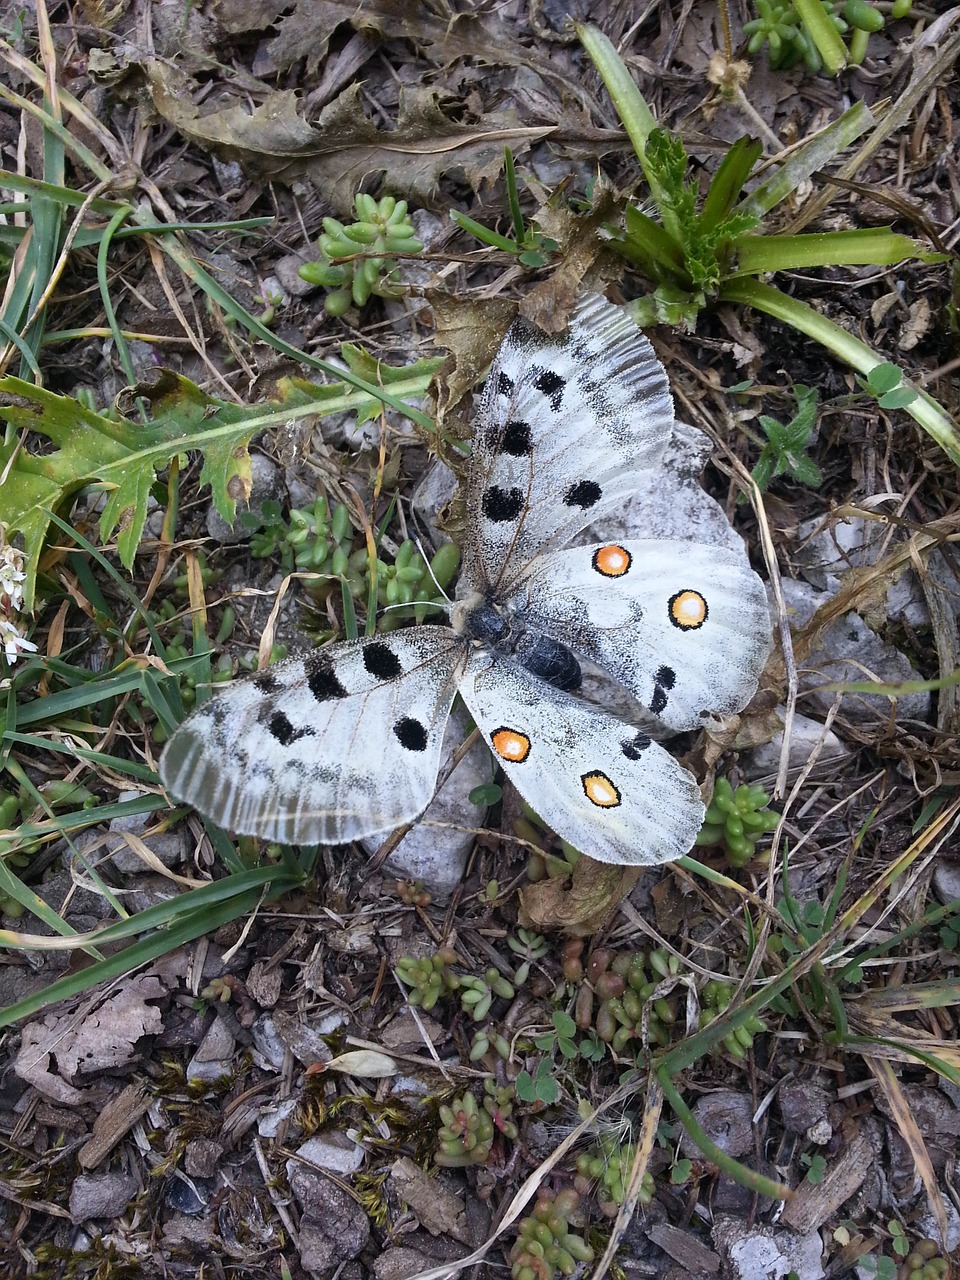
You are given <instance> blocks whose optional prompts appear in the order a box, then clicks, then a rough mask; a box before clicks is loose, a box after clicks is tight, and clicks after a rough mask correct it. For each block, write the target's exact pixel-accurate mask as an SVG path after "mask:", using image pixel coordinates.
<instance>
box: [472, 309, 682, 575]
mask: <svg viewBox="0 0 960 1280" xmlns="http://www.w3.org/2000/svg"><path fill="white" fill-rule="evenodd" d="M672 424H673V401H672V399H671V396H670V388H669V386H668V383H667V377H666V374H665V373H664V371H663V366H662V365H661V364H660V362H659V361H658V360H657V358H656V356H655V354H654V352H653V348H652V347H651V346H650V343H649V342H648V341H647V339H646V338H645V337H644V336H643V334H642V333H641V332H640V331H639V329H637V327H636V325H635V324H634V323H633V321H632V320H631V319H630V318H629V317H628V316H627V315H626V314H625V312H624V311H622V310H621V309H620V308H619V307H615V306H613V305H611V304H610V303H609V302H607V301H606V300H605V299H603V298H601V297H599V296H598V295H596V294H586V295H584V297H583V298H582V299H581V300H580V302H579V303H578V305H577V307H576V309H575V311H574V312H573V314H572V316H571V318H570V324H569V327H568V329H567V331H566V332H565V333H562V334H558V335H548V334H544V333H542V332H541V331H540V330H539V329H537V328H535V327H534V326H532V325H530V324H527V323H526V322H525V321H523V320H517V321H515V322H514V324H513V325H512V326H511V327H510V329H509V330H508V332H507V335H506V337H505V338H504V340H503V345H502V346H501V348H500V350H499V352H498V353H497V355H496V357H495V359H494V361H493V365H492V366H491V369H490V375H489V377H488V379H487V383H486V386H485V388H484V392H483V398H482V401H481V406H480V413H479V417H478V422H477V427H476V430H475V432H474V440H473V452H472V456H471V468H470V478H469V483H468V489H467V501H468V509H469V517H470V520H469V524H470V530H471V536H470V542H469V545H468V547H467V553H466V556H465V569H464V576H465V580H466V586H467V587H468V588H470V589H474V590H477V589H480V590H482V589H483V588H484V587H485V586H488V585H489V586H492V587H493V588H494V591H498V590H499V589H500V588H501V586H502V585H503V583H504V582H505V581H509V580H510V578H511V576H512V574H513V573H516V572H519V571H521V570H522V569H523V567H524V566H525V565H526V564H527V563H528V562H529V561H530V560H531V558H532V557H533V556H534V555H536V554H537V553H538V552H541V551H544V550H549V549H556V548H559V547H561V546H563V545H564V544H565V543H566V542H568V541H569V539H570V538H571V537H572V536H573V534H574V533H576V532H577V531H578V530H579V529H582V528H584V527H585V526H586V525H587V524H589V523H590V522H591V521H593V520H595V519H597V517H598V516H600V515H602V514H604V513H605V512H607V511H610V510H612V509H614V508H615V507H616V506H617V505H618V504H619V503H620V502H621V501H622V499H623V498H624V496H625V495H626V494H628V493H630V492H632V489H633V487H634V483H635V482H634V481H633V478H632V477H633V475H634V473H635V472H636V471H637V470H638V469H643V468H646V467H652V466H655V465H656V464H657V462H658V461H659V460H660V457H661V454H662V452H663V448H664V445H665V443H666V441H667V439H668V438H669V435H670V430H671V427H672Z"/></svg>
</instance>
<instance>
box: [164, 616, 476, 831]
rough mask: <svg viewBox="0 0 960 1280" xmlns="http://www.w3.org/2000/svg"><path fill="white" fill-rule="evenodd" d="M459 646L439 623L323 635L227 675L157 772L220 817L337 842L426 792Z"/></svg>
mask: <svg viewBox="0 0 960 1280" xmlns="http://www.w3.org/2000/svg"><path fill="white" fill-rule="evenodd" d="M463 658H464V653H463V648H462V644H461V642H459V641H458V640H457V638H456V636H454V634H453V632H451V631H450V630H448V629H447V628H446V627H412V628H410V629H409V630H407V631H401V632H397V633H395V634H391V635H387V636H373V637H370V638H368V639H365V640H358V641H355V642H348V643H344V644H338V645H331V646H330V647H328V648H326V649H318V650H317V651H316V652H314V653H311V654H309V655H308V656H307V657H305V658H294V659H290V660H288V661H286V662H280V663H278V664H277V665H276V666H274V667H269V668H267V669H266V670H264V671H261V672H260V673H259V674H258V675H256V676H253V677H252V678H251V679H249V680H241V681H237V683H236V684H232V685H230V686H229V687H228V688H227V689H226V690H225V691H224V692H223V693H220V694H218V695H216V696H215V697H214V698H212V699H211V700H210V701H209V702H206V703H204V705H203V706H202V707H200V708H199V709H198V710H196V711H194V712H193V714H192V715H190V716H189V717H188V718H187V719H186V720H185V721H184V722H183V724H182V725H181V726H180V728H179V729H178V730H177V731H176V733H175V734H174V735H173V737H172V738H171V739H170V742H169V743H168V745H167V748H166V750H165V752H164V754H163V758H162V760H161V762H160V777H161V779H162V781H163V784H164V786H165V787H166V789H167V790H168V791H169V792H170V794H171V795H173V796H175V797H176V798H177V799H178V800H182V801H185V802H186V803H188V804H191V805H193V806H194V807H195V808H196V809H199V810H200V812H201V813H203V814H206V815H207V817H209V818H212V819H213V821H214V822H216V823H217V824H218V825H219V826H222V827H225V828H227V829H228V830H231V831H236V832H240V833H241V834H245V835H255V836H260V837H262V838H263V839H265V840H279V841H282V842H284V843H285V844H315V843H319V844H340V843H342V842H345V841H348V840H356V839H359V838H360V837H362V836H365V835H371V834H373V833H375V832H378V831H383V830H384V829H386V828H389V827H392V826H395V825H397V824H398V823H401V822H406V821H409V820H411V819H413V818H415V817H417V815H418V814H420V813H421V812H422V811H423V809H424V808H425V807H426V805H427V804H428V803H429V801H430V800H431V798H432V796H433V791H434V786H435V783H436V779H437V771H438V769H439V764H440V748H441V743H442V739H443V730H444V725H445V724H446V721H447V716H448V714H449V712H450V706H451V704H452V702H453V698H454V694H455V693H456V684H457V677H458V675H459V670H460V666H461V665H462V662H463Z"/></svg>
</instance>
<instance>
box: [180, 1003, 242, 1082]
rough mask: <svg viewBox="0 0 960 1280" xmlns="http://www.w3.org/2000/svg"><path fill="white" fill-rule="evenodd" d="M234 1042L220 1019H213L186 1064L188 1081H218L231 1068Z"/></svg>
mask: <svg viewBox="0 0 960 1280" xmlns="http://www.w3.org/2000/svg"><path fill="white" fill-rule="evenodd" d="M234 1047H235V1041H234V1038H233V1035H232V1033H231V1032H230V1030H229V1029H228V1027H227V1024H226V1023H225V1022H224V1020H223V1019H222V1018H214V1020H213V1022H212V1023H211V1024H210V1029H209V1030H208V1031H207V1033H206V1035H205V1036H204V1037H203V1039H202V1040H201V1042H200V1044H199V1046H198V1048H197V1052H196V1053H195V1054H194V1055H193V1057H192V1058H191V1059H190V1061H189V1063H188V1064H187V1079H188V1080H219V1079H221V1078H222V1077H223V1076H225V1075H228V1074H229V1073H230V1070H231V1068H232V1067H233V1051H234Z"/></svg>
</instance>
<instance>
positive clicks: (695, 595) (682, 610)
mask: <svg viewBox="0 0 960 1280" xmlns="http://www.w3.org/2000/svg"><path fill="white" fill-rule="evenodd" d="M667 610H668V615H669V618H670V621H671V622H672V623H673V625H674V626H675V627H679V628H680V630H681V631H696V629H697V627H702V626H703V624H704V623H705V622H706V620H707V615H708V614H709V612H710V611H709V609H708V608H707V602H706V600H705V599H704V598H703V596H702V595H701V594H700V592H699V591H678V592H677V594H676V595H675V596H671V597H670V600H669V603H668V604H667Z"/></svg>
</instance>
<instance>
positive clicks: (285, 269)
mask: <svg viewBox="0 0 960 1280" xmlns="http://www.w3.org/2000/svg"><path fill="white" fill-rule="evenodd" d="M312 261H314V259H313V258H311V257H310V256H309V255H308V254H299V253H288V254H286V255H285V256H284V257H282V258H279V259H278V260H277V261H276V262H275V263H274V266H273V270H274V273H275V275H276V277H277V280H278V282H279V284H280V288H281V289H283V291H284V293H287V294H289V295H290V297H291V298H305V297H306V296H307V295H308V294H310V293H316V291H317V286H316V285H315V284H308V282H307V281H306V280H304V279H303V278H302V276H301V275H300V268H301V267H302V266H303V264H304V263H305V262H312Z"/></svg>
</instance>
